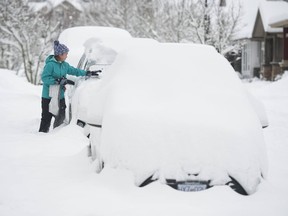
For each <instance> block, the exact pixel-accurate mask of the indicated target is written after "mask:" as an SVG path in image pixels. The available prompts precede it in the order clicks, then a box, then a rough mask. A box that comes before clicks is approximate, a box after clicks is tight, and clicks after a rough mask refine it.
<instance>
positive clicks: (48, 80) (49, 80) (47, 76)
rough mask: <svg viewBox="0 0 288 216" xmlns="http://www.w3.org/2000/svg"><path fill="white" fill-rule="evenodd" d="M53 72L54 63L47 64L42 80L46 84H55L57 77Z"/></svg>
mask: <svg viewBox="0 0 288 216" xmlns="http://www.w3.org/2000/svg"><path fill="white" fill-rule="evenodd" d="M52 72H53V65H52V64H46V65H45V67H44V70H43V73H42V76H41V78H42V82H43V83H44V84H45V85H53V84H55V78H54V77H53V75H52Z"/></svg>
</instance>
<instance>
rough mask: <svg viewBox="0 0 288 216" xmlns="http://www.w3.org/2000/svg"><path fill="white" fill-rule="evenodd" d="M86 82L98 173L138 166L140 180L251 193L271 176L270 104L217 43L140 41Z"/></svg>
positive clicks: (136, 173)
mask: <svg viewBox="0 0 288 216" xmlns="http://www.w3.org/2000/svg"><path fill="white" fill-rule="evenodd" d="M81 86H82V89H81ZM81 86H80V89H78V94H77V95H78V96H77V97H78V98H79V97H81V100H82V101H85V103H84V104H85V110H84V107H82V109H83V113H85V115H83V116H81V118H82V119H81V120H82V121H83V122H85V124H87V125H88V126H89V134H90V141H91V146H90V148H91V154H92V160H93V164H94V166H95V168H96V170H97V172H100V171H101V170H102V169H103V168H104V167H106V166H109V167H113V168H121V169H127V170H129V171H131V172H132V173H133V174H134V176H135V184H136V185H137V186H145V185H147V184H149V183H151V182H153V181H160V182H162V183H163V184H167V185H170V186H171V187H173V188H175V189H178V190H182V191H199V190H204V189H208V188H210V187H213V186H216V185H228V186H230V187H231V188H233V189H234V190H235V191H236V192H238V193H240V194H243V195H247V194H253V193H254V192H255V191H256V190H257V186H258V185H259V183H260V182H261V180H262V179H263V178H265V177H266V176H267V163H268V162H267V155H266V148H265V143H264V138H263V131H262V127H264V126H267V118H266V116H265V112H264V111H263V106H262V105H261V103H260V102H255V101H254V99H253V97H251V96H249V95H248V93H247V91H246V90H245V89H244V86H243V84H242V83H241V81H240V79H239V78H238V77H237V75H236V73H235V72H234V70H233V68H232V67H231V65H230V64H229V62H228V61H227V60H226V59H225V58H224V57H223V56H221V55H220V54H219V53H217V52H216V50H215V49H214V48H213V47H210V46H206V45H194V44H172V43H171V44H169V43H157V42H155V43H152V42H148V43H139V41H138V42H137V41H136V42H135V41H134V40H133V41H132V42H130V43H129V44H128V45H127V47H126V49H124V50H121V51H120V52H119V53H118V54H117V57H116V59H115V61H114V62H113V64H112V65H110V66H109V68H108V69H107V70H106V71H105V73H103V75H102V77H101V79H97V80H87V82H85V83H82V84H81ZM84 89H85V91H84ZM253 101H254V102H253ZM255 104H257V106H254V105H255ZM76 106H77V105H76ZM257 109H260V112H259V113H261V115H258V114H257V113H258V112H257V111H258V110H257ZM78 112H80V113H81V110H78ZM78 117H79V115H78Z"/></svg>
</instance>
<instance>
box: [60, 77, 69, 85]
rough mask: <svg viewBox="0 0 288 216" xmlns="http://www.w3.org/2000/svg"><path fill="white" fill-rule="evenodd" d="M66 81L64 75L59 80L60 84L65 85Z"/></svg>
mask: <svg viewBox="0 0 288 216" xmlns="http://www.w3.org/2000/svg"><path fill="white" fill-rule="evenodd" d="M67 83H68V80H67V78H65V77H63V78H62V79H61V81H60V83H59V84H60V85H63V86H64V85H66V84H67Z"/></svg>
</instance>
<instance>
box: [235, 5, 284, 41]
mask: <svg viewBox="0 0 288 216" xmlns="http://www.w3.org/2000/svg"><path fill="white" fill-rule="evenodd" d="M287 11H288V3H287V2H285V1H262V2H260V4H259V7H258V10H257V12H256V14H255V18H253V19H254V20H252V22H253V25H252V26H251V25H249V26H247V27H244V28H243V29H242V30H241V32H239V33H238V34H237V36H236V37H235V39H236V40H240V39H251V38H259V37H264V34H265V33H280V32H282V31H283V29H282V28H280V27H281V26H279V23H278V21H279V20H275V17H277V16H279V14H285V15H286V16H287V19H288V14H287ZM283 16H284V15H283ZM283 16H281V17H282V18H283ZM281 17H280V18H278V19H280V20H281ZM273 20H275V22H274V21H273ZM272 22H274V23H276V22H277V24H278V25H277V26H275V25H273V26H270V24H273V23H272ZM248 27H249V28H248ZM275 27H276V28H275Z"/></svg>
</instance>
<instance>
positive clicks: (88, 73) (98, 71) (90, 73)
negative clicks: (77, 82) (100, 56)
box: [86, 70, 102, 77]
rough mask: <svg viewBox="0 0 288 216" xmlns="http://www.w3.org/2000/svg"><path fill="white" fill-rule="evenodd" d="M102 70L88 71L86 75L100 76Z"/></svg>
mask: <svg viewBox="0 0 288 216" xmlns="http://www.w3.org/2000/svg"><path fill="white" fill-rule="evenodd" d="M101 72H102V71H101V70H96V71H89V70H88V71H86V76H89V77H90V76H99V73H101Z"/></svg>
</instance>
